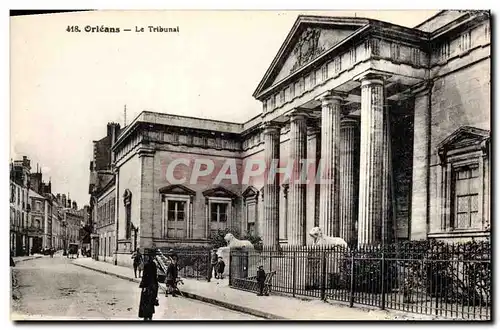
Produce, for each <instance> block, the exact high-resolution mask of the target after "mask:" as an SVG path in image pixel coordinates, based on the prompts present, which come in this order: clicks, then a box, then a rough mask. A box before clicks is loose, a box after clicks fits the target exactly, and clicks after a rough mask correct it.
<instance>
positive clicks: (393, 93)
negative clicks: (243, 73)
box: [106, 11, 491, 263]
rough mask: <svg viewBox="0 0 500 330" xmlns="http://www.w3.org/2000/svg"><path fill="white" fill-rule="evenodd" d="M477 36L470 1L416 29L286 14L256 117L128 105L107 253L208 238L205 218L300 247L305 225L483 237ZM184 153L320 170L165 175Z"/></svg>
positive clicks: (485, 122) (484, 45) (482, 24)
mask: <svg viewBox="0 0 500 330" xmlns="http://www.w3.org/2000/svg"><path fill="white" fill-rule="evenodd" d="M490 39H491V36H490V17H489V13H486V12H484V11H441V12H439V13H438V14H436V15H435V16H433V17H431V18H429V19H428V20H426V21H424V22H422V23H421V24H419V25H418V26H416V27H414V28H408V27H403V26H398V25H394V24H391V23H387V22H382V21H378V20H372V19H365V18H346V17H322V16H321V17H320V16H299V18H298V19H297V21H296V22H295V24H294V25H293V27H292V29H291V31H290V32H289V34H288V36H287V37H286V39H285V41H284V43H283V45H282V46H281V48H280V49H279V51H278V53H277V54H276V57H275V58H274V60H273V61H272V62H271V64H270V66H269V69H268V70H267V72H266V73H265V74H264V76H263V78H262V80H261V82H260V83H259V85H258V86H257V89H256V90H255V92H254V95H253V96H254V97H255V98H256V99H257V100H259V101H261V102H262V114H261V115H259V116H257V117H255V118H253V119H250V120H249V121H248V122H245V123H243V124H237V123H228V122H221V121H215V120H204V119H196V118H189V117H181V116H174V115H168V114H162V113H153V112H142V113H141V114H140V115H139V116H138V117H137V118H136V119H135V120H134V121H133V122H132V123H130V124H129V125H128V126H126V127H124V128H123V129H122V130H121V131H120V133H119V135H118V137H117V139H116V141H115V143H113V144H112V152H111V156H110V157H112V164H113V170H114V188H113V189H114V190H113V193H114V194H115V196H116V203H115V204H114V205H115V207H116V209H115V219H116V223H115V226H114V228H115V233H116V239H117V241H116V245H115V251H114V253H115V261H117V262H118V263H130V251H131V250H132V249H133V248H134V247H136V246H141V247H150V246H153V245H154V246H156V247H167V246H175V245H177V244H187V245H199V244H206V243H207V241H208V240H207V238H208V237H209V236H210V234H211V233H212V232H214V231H215V230H217V229H219V228H234V229H237V230H238V231H239V232H246V231H254V232H255V233H257V234H258V235H260V236H261V237H262V238H263V242H264V244H266V245H276V244H295V245H304V244H309V243H310V238H309V237H308V235H307V232H308V231H309V230H310V229H311V228H312V227H314V226H319V227H321V228H322V229H323V232H324V233H326V234H327V235H330V236H340V237H342V238H344V239H345V240H346V241H348V242H350V243H353V244H357V243H358V244H379V243H383V242H390V241H394V240H408V239H412V240H415V239H428V238H438V239H446V240H453V241H456V240H463V239H470V238H471V237H477V238H484V237H486V236H487V235H489V223H490V147H489V141H490V113H491V103H490V99H491V94H490V88H491V86H490V78H491V73H490V67H491V65H490V63H491V60H490V59H491V56H490ZM186 158H187V159H192V160H194V159H196V158H210V159H211V160H212V161H214V163H215V167H216V168H221V167H222V166H223V164H224V163H225V162H227V161H228V160H232V161H234V163H235V164H236V167H237V168H238V170H239V171H241V169H243V168H245V166H246V165H247V164H248V162H250V161H252V160H258V159H264V160H266V161H269V160H271V159H280V161H282V162H284V163H286V162H289V161H292V162H293V161H294V160H295V161H296V160H300V159H305V158H308V159H316V160H319V159H321V161H322V166H323V173H324V176H326V179H328V180H327V181H328V183H321V184H314V183H313V184H305V185H304V184H297V183H295V181H293V180H292V181H289V182H288V181H285V182H283V181H282V180H278V178H276V179H275V180H274V181H271V182H269V181H266V182H264V181H263V180H258V179H257V180H253V181H251V182H249V184H242V183H241V182H238V183H237V184H236V183H233V182H231V181H230V180H227V179H226V180H222V181H221V182H220V183H217V184H214V182H213V179H214V176H213V175H212V176H205V177H201V178H200V179H201V180H198V181H197V182H193V183H191V182H190V180H189V179H188V180H186V181H185V182H184V183H182V184H179V183H173V182H169V181H168V180H167V178H166V175H165V169H166V168H167V167H168V165H169V164H170V163H171V162H173V161H177V160H179V159H186ZM294 168H296V169H297V170H298V168H297V167H294ZM191 171H192V167H190V166H184V165H179V166H177V167H176V176H177V177H187V178H189V177H190V174H191V173H190V172H191ZM106 189H107V191H109V192H110V193H111V188H110V187H107V188H106Z"/></svg>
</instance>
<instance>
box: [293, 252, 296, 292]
mask: <svg viewBox="0 0 500 330" xmlns="http://www.w3.org/2000/svg"><path fill="white" fill-rule="evenodd" d="M296 260H297V251H295V249H294V251H293V262H292V265H293V267H292V268H293V272H292V295H293V296H294V297H295V280H296V276H297V274H296V269H297V262H296Z"/></svg>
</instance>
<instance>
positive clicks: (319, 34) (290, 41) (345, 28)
mask: <svg viewBox="0 0 500 330" xmlns="http://www.w3.org/2000/svg"><path fill="white" fill-rule="evenodd" d="M368 23H369V20H367V19H363V18H352V17H328V16H299V17H298V18H297V21H296V22H295V24H294V26H293V27H292V29H291V30H290V33H289V34H288V36H287V38H286V39H285V42H284V43H283V45H282V46H281V48H280V50H279V51H278V53H277V54H276V57H275V58H274V60H273V62H272V63H271V66H270V67H269V69H268V70H267V72H266V74H265V75H264V77H263V79H262V80H261V82H260V84H259V86H258V87H257V89H256V91H255V92H254V97H257V96H258V95H259V94H260V93H261V92H262V91H264V90H265V89H267V88H269V87H270V86H272V85H274V84H275V83H277V82H279V81H281V80H283V79H285V78H286V77H288V76H290V75H291V74H293V73H295V72H296V71H298V70H299V69H301V68H302V67H304V66H305V65H307V64H309V63H311V62H313V61H314V60H315V59H317V58H318V57H319V56H321V55H322V54H324V53H325V52H328V50H330V49H332V48H333V47H335V46H336V45H337V44H339V43H340V42H341V41H342V40H344V39H346V38H348V37H349V36H350V35H352V34H353V33H354V32H355V31H356V30H358V29H359V28H362V27H363V26H365V25H367V24H368Z"/></svg>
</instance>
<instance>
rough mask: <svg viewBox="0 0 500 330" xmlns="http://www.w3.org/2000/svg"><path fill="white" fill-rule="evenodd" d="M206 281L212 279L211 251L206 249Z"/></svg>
mask: <svg viewBox="0 0 500 330" xmlns="http://www.w3.org/2000/svg"><path fill="white" fill-rule="evenodd" d="M206 275H207V281H210V280H211V279H212V251H211V250H210V249H209V250H208V258H207V274H206Z"/></svg>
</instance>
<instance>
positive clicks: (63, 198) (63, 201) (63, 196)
mask: <svg viewBox="0 0 500 330" xmlns="http://www.w3.org/2000/svg"><path fill="white" fill-rule="evenodd" d="M61 204H62V207H66V205H67V204H66V194H62V199H61Z"/></svg>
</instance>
